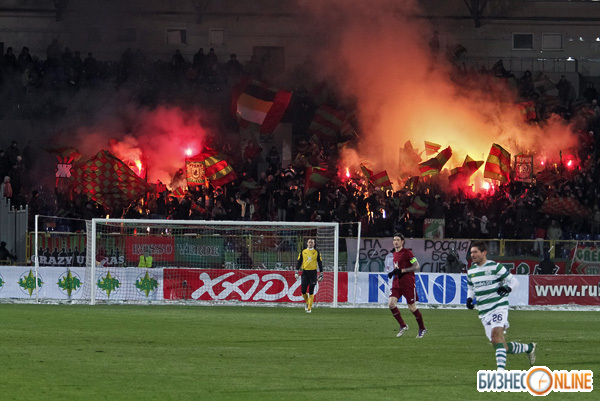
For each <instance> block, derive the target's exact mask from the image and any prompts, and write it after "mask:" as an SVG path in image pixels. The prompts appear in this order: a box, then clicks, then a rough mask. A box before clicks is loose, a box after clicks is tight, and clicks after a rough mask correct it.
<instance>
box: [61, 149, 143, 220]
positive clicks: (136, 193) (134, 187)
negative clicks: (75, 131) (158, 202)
mask: <svg viewBox="0 0 600 401" xmlns="http://www.w3.org/2000/svg"><path fill="white" fill-rule="evenodd" d="M72 178H73V183H74V185H75V186H76V187H78V188H79V189H81V192H82V193H83V194H87V195H88V196H89V197H90V198H91V199H92V200H94V201H96V202H98V203H99V204H101V205H104V206H106V207H107V208H109V209H112V208H114V207H119V206H120V207H122V206H127V205H128V204H129V203H131V202H132V201H133V200H135V199H137V198H140V197H142V196H144V195H145V194H146V193H147V192H148V191H150V190H151V186H150V184H148V183H147V182H146V181H144V180H143V179H141V178H140V177H138V175H137V174H136V173H135V172H133V170H131V169H130V168H129V167H128V166H127V165H126V164H125V163H123V162H122V161H121V160H119V159H117V158H116V157H115V156H114V155H113V154H112V153H110V152H109V151H108V150H101V151H100V152H98V153H97V154H96V155H95V156H94V157H92V158H91V159H89V160H88V161H87V162H85V163H83V164H80V165H79V166H77V168H76V169H75V171H74V172H73V174H72Z"/></svg>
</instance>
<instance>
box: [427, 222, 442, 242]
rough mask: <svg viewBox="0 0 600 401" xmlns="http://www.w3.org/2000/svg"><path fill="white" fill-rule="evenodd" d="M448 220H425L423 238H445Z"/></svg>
mask: <svg viewBox="0 0 600 401" xmlns="http://www.w3.org/2000/svg"><path fill="white" fill-rule="evenodd" d="M445 228H446V220H444V219H425V220H424V221H423V237H425V238H428V239H442V238H444V229H445Z"/></svg>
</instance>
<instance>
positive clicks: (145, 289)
mask: <svg viewBox="0 0 600 401" xmlns="http://www.w3.org/2000/svg"><path fill="white" fill-rule="evenodd" d="M135 288H136V289H137V290H138V292H139V293H140V294H143V295H145V296H146V298H148V297H149V296H150V295H154V294H156V290H157V289H158V280H157V279H156V277H154V276H151V275H150V274H149V273H148V270H146V273H142V274H140V275H139V276H138V278H137V279H136V280H135Z"/></svg>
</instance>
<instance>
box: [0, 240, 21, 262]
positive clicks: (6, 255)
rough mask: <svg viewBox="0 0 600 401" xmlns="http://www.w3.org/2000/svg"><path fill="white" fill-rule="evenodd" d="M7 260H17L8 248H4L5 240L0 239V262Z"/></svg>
mask: <svg viewBox="0 0 600 401" xmlns="http://www.w3.org/2000/svg"><path fill="white" fill-rule="evenodd" d="M9 260H11V261H13V262H15V261H16V260H17V257H16V256H15V255H13V254H11V253H10V252H9V250H8V249H6V242H4V241H1V242H0V262H8V261H9Z"/></svg>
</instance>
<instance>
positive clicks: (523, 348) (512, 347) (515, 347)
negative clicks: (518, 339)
mask: <svg viewBox="0 0 600 401" xmlns="http://www.w3.org/2000/svg"><path fill="white" fill-rule="evenodd" d="M506 345H508V349H507V351H508V353H509V354H522V353H524V352H531V350H533V344H523V343H508V344H506Z"/></svg>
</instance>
